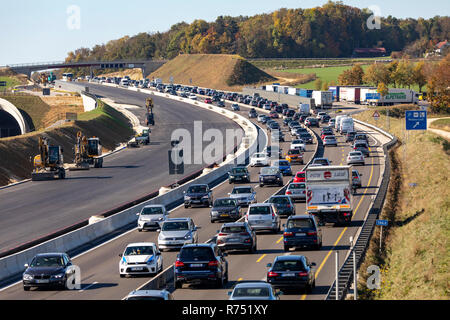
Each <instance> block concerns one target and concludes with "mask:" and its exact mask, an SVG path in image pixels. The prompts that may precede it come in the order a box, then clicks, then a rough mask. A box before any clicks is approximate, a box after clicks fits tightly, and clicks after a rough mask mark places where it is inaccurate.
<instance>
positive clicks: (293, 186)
mask: <svg viewBox="0 0 450 320" xmlns="http://www.w3.org/2000/svg"><path fill="white" fill-rule="evenodd" d="M303 175H304V174H303ZM305 188H306V186H305V184H304V183H291V184H290V185H289V187H288V189H305Z"/></svg>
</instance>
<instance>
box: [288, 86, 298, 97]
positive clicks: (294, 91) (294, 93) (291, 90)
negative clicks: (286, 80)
mask: <svg viewBox="0 0 450 320" xmlns="http://www.w3.org/2000/svg"><path fill="white" fill-rule="evenodd" d="M288 94H290V95H292V96H298V95H299V94H300V89H298V88H293V87H289V89H288Z"/></svg>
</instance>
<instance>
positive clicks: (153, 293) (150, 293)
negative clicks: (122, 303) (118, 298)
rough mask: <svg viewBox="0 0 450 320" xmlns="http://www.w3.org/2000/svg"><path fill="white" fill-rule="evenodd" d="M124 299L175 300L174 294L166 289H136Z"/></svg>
mask: <svg viewBox="0 0 450 320" xmlns="http://www.w3.org/2000/svg"><path fill="white" fill-rule="evenodd" d="M124 300H173V296H172V294H171V293H170V292H169V291H167V290H166V289H163V290H134V291H131V292H130V293H129V294H128V296H127V297H126V298H125V299H124Z"/></svg>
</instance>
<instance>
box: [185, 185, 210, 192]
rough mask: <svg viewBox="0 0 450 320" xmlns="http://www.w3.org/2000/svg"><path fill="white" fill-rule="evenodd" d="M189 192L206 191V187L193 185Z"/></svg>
mask: <svg viewBox="0 0 450 320" xmlns="http://www.w3.org/2000/svg"><path fill="white" fill-rule="evenodd" d="M188 192H190V193H202V192H206V187H205V186H192V187H189V189H188Z"/></svg>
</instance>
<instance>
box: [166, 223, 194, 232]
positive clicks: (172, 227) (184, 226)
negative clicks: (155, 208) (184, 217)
mask: <svg viewBox="0 0 450 320" xmlns="http://www.w3.org/2000/svg"><path fill="white" fill-rule="evenodd" d="M188 229H189V224H188V222H187V221H171V222H165V223H164V224H163V227H162V230H163V231H178V230H188Z"/></svg>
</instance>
